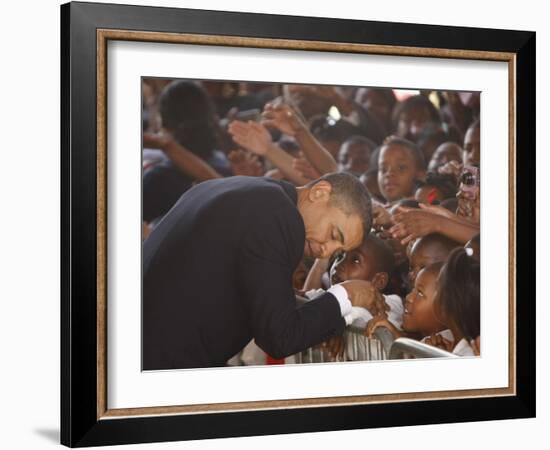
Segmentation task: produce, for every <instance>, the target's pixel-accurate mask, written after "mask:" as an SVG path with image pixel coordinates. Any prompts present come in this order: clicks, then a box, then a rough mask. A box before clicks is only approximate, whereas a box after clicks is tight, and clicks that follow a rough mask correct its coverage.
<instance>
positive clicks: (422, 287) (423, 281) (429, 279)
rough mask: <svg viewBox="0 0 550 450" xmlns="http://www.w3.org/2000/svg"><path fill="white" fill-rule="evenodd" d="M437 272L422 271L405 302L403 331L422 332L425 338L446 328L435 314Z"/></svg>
mask: <svg viewBox="0 0 550 450" xmlns="http://www.w3.org/2000/svg"><path fill="white" fill-rule="evenodd" d="M436 281H437V272H434V271H433V270H432V271H430V270H426V269H422V270H421V271H420V272H419V273H418V276H417V277H416V280H415V282H414V288H413V290H412V291H411V292H410V293H409V295H407V297H406V300H405V313H404V314H403V330H405V331H408V332H420V333H422V334H423V335H424V336H428V335H430V334H433V333H437V332H438V331H441V330H442V329H444V328H445V325H443V324H442V323H441V322H440V321H439V320H438V319H437V317H436V315H435V313H434V299H435V291H436Z"/></svg>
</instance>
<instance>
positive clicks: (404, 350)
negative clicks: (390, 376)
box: [388, 338, 458, 359]
mask: <svg viewBox="0 0 550 450" xmlns="http://www.w3.org/2000/svg"><path fill="white" fill-rule="evenodd" d="M410 357H413V358H458V356H457V355H454V354H453V353H449V352H447V351H445V350H442V349H440V348H437V347H434V346H432V345H428V344H424V343H423V342H420V341H415V340H414V339H409V338H398V339H396V340H395V341H394V342H393V344H392V346H391V348H390V351H389V358H388V359H403V358H410Z"/></svg>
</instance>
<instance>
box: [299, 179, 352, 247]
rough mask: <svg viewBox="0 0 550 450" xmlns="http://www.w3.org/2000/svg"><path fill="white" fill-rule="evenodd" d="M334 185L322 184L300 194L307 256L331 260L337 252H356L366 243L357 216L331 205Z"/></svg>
mask: <svg viewBox="0 0 550 450" xmlns="http://www.w3.org/2000/svg"><path fill="white" fill-rule="evenodd" d="M331 189H332V187H331V185H330V183H329V182H327V181H319V182H318V183H317V184H315V185H313V186H311V187H310V188H304V189H303V190H301V191H300V193H299V199H298V209H299V211H300V214H301V215H302V219H303V220H304V225H305V230H306V240H305V243H304V255H305V256H310V257H314V258H328V257H329V256H331V255H332V254H334V252H336V251H340V250H344V251H348V250H351V249H352V248H356V247H357V246H359V244H361V241H362V240H363V223H362V221H361V219H360V217H359V215H358V214H346V213H345V212H344V211H343V210H342V209H340V208H339V207H338V205H337V204H331V203H330V193H331Z"/></svg>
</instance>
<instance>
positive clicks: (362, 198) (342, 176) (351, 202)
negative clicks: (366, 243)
mask: <svg viewBox="0 0 550 450" xmlns="http://www.w3.org/2000/svg"><path fill="white" fill-rule="evenodd" d="M319 181H326V182H328V183H329V184H330V185H331V187H332V191H331V194H330V205H331V206H335V207H337V208H339V209H341V210H342V211H344V213H346V214H348V215H349V214H357V215H358V216H359V218H360V219H361V222H362V223H363V228H364V236H367V235H368V234H369V232H370V230H371V228H372V201H371V197H370V194H369V191H368V190H367V188H366V187H365V185H364V184H363V183H361V181H359V179H358V178H357V177H356V176H354V175H352V174H350V173H345V172H340V173H327V174H325V175H323V176H322V177H321V178H318V179H316V180H313V181H310V182H309V183H307V184H306V185H305V187H312V186H314V185H316V184H317V183H318V182H319Z"/></svg>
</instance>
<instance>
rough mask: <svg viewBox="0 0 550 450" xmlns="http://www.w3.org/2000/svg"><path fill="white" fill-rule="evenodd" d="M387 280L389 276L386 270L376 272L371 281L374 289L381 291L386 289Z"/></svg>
mask: <svg viewBox="0 0 550 450" xmlns="http://www.w3.org/2000/svg"><path fill="white" fill-rule="evenodd" d="M388 281H390V277H389V275H388V273H387V272H377V273H376V274H375V275H374V277H372V280H371V283H372V284H373V285H374V287H375V288H376V289H378V290H379V291H380V292H382V291H383V290H384V289H386V286H387V285H388Z"/></svg>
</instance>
